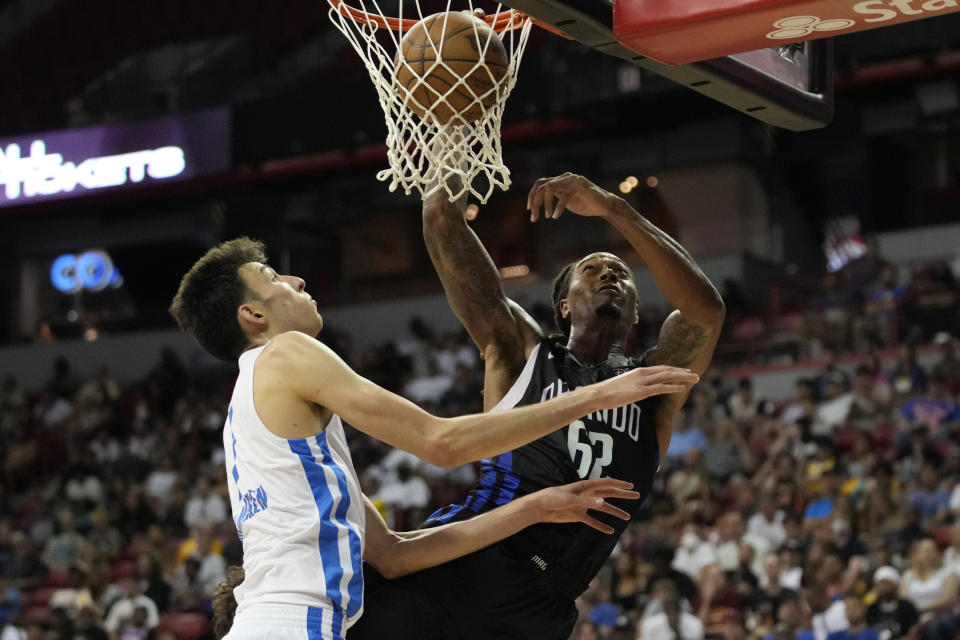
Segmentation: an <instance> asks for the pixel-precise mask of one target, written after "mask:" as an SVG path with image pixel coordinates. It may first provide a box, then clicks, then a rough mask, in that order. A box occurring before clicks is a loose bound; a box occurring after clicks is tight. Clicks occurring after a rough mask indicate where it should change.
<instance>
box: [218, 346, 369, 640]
mask: <svg viewBox="0 0 960 640" xmlns="http://www.w3.org/2000/svg"><path fill="white" fill-rule="evenodd" d="M262 351H263V347H259V348H257V349H251V350H250V351H246V352H244V353H243V354H242V355H241V356H240V361H239V365H240V374H239V376H238V377H237V384H236V387H235V388H234V390H233V397H232V398H231V400H230V408H229V410H228V413H227V422H226V425H225V426H224V429H223V444H224V449H225V451H226V467H227V482H228V485H229V490H230V501H231V505H232V508H233V519H234V523H235V524H236V526H237V533H238V534H239V535H240V538H241V540H242V541H243V568H244V573H245V578H244V581H243V583H242V584H241V585H240V586H238V587H237V588H236V589H234V595H235V596H236V599H237V612H236V617H235V618H234V624H233V628H232V629H231V631H230V633H229V634H228V635H227V638H229V639H230V640H243V639H245V638H267V637H270V638H278V639H279V638H291V639H292V638H306V639H309V640H314V639H316V640H341V639H342V638H343V637H344V635H345V634H346V630H347V629H348V628H349V627H350V625H351V624H352V623H353V622H354V621H356V619H357V618H358V617H359V616H360V614H361V613H362V611H363V574H362V573H361V563H362V556H363V534H364V510H363V499H362V494H361V493H360V483H359V481H358V480H357V475H356V472H355V471H354V469H353V461H352V460H351V459H350V451H349V449H348V448H347V443H346V440H345V438H344V434H343V425H342V424H341V423H340V418H339V417H338V416H336V415H334V416H333V417H331V418H330V421H329V422H328V423H327V426H326V428H324V430H323V431H321V432H320V433H318V434H316V435H313V436H310V437H308V438H303V439H299V440H287V439H284V438H281V437H279V436H277V435H275V434H274V433H272V432H271V431H270V430H269V429H267V427H266V426H265V425H264V424H263V422H262V421H261V420H260V417H259V415H258V414H257V411H256V408H255V407H254V403H253V373H254V366H255V364H256V361H257V358H258V357H259V355H260V353H261V352H262ZM268 632H269V633H268Z"/></svg>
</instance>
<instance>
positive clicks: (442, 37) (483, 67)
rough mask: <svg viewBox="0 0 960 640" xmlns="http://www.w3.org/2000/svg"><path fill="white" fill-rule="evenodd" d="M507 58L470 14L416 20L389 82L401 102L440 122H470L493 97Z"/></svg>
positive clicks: (483, 24)
mask: <svg viewBox="0 0 960 640" xmlns="http://www.w3.org/2000/svg"><path fill="white" fill-rule="evenodd" d="M509 62H510V58H509V56H508V55H507V51H506V49H505V48H504V46H503V42H502V41H501V40H500V37H499V36H497V34H496V33H494V31H493V30H492V29H491V28H490V26H489V25H487V23H486V22H484V21H483V20H481V19H479V18H477V17H475V16H473V15H472V14H469V13H465V12H460V11H449V12H445V13H437V14H434V15H432V16H428V17H426V18H424V19H423V20H421V21H420V22H418V23H417V24H416V25H415V26H414V27H413V28H412V29H410V31H408V32H407V34H406V35H405V36H404V37H403V39H402V40H401V41H400V48H399V50H398V51H397V58H396V60H395V63H396V67H395V69H396V71H395V83H396V88H397V90H398V92H399V93H400V96H401V98H402V99H403V100H404V103H405V104H406V105H407V107H409V108H410V109H411V110H412V111H413V112H414V113H416V114H417V115H418V116H420V117H421V118H424V117H426V115H427V113H428V112H429V113H431V114H433V117H434V118H435V119H436V120H437V121H438V122H440V123H441V124H447V123H449V122H450V121H451V120H452V119H454V118H455V117H456V120H457V121H458V122H459V123H461V124H466V123H470V122H475V121H476V120H478V119H479V118H480V117H481V116H482V115H483V114H484V112H486V111H487V109H489V108H490V107H491V106H493V105H494V104H495V103H496V102H497V99H498V97H499V94H500V91H501V84H502V82H503V80H504V77H505V76H506V74H507V66H508V64H509Z"/></svg>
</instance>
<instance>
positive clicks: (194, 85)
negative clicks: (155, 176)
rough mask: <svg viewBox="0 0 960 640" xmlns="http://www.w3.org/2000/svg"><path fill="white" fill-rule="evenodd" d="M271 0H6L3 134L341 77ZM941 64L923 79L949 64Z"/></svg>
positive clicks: (244, 97) (958, 37) (878, 44)
mask: <svg viewBox="0 0 960 640" xmlns="http://www.w3.org/2000/svg"><path fill="white" fill-rule="evenodd" d="M263 7H264V5H263V3H262V2H257V1H255V0H229V1H227V0H201V1H199V2H198V1H196V0H165V1H164V2H159V3H148V4H143V3H131V2H128V1H127V0H99V1H97V2H91V1H90V0H0V73H2V74H3V77H5V78H7V79H9V80H8V84H7V90H6V91H5V94H6V95H7V96H8V98H7V100H6V101H5V103H6V104H5V105H4V109H2V110H0V135H4V134H14V133H22V132H27V131H42V130H47V129H53V128H60V127H65V126H78V125H83V124H89V123H92V122H104V121H111V120H118V119H128V118H132V117H138V116H146V115H154V114H157V113H164V112H169V111H178V110H183V109H191V108H199V107H205V106H209V105H214V104H227V103H237V102H245V101H252V100H258V99H262V98H269V97H271V96H276V95H280V94H284V93H289V92H290V91H292V90H294V89H296V88H297V87H299V86H305V85H307V84H309V83H311V82H316V81H317V79H318V78H326V79H327V80H326V81H328V82H329V78H331V77H333V78H336V72H337V65H339V64H343V61H344V59H345V55H344V53H345V52H344V48H345V47H346V44H345V42H344V41H343V40H342V39H341V38H338V37H337V35H336V34H335V32H334V30H333V28H332V27H331V25H330V24H329V21H328V19H327V15H326V4H325V3H324V2H322V0H320V1H318V0H285V1H284V2H281V3H274V4H273V5H271V8H270V10H269V11H264V10H263ZM570 46H571V47H573V46H577V45H574V44H571V45H570ZM554 51H556V49H554ZM836 54H837V69H838V73H840V74H843V73H845V72H846V71H848V70H850V69H851V68H854V67H857V66H859V65H865V64H866V65H870V64H880V65H882V64H883V62H884V61H887V60H897V59H902V58H910V57H918V58H919V59H920V60H921V61H922V60H924V59H927V58H930V59H932V58H933V57H936V56H940V57H941V58H942V56H943V55H952V56H953V57H957V56H960V14H952V15H949V16H943V17H940V18H937V19H932V20H924V21H922V22H913V23H907V24H903V25H898V26H895V27H889V28H885V29H879V30H874V31H868V32H863V33H858V34H851V35H849V36H845V37H842V38H838V39H837V42H836ZM921 67H922V65H921ZM914 68H916V67H914ZM938 69H939V67H938V66H936V65H933V66H931V67H930V69H928V70H927V72H926V73H925V75H927V76H929V75H937V74H938V73H947V71H948V69H947V68H944V69H943V70H941V71H938ZM918 75H921V74H919V73H918ZM841 86H842V85H841Z"/></svg>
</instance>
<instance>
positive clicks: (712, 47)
mask: <svg viewBox="0 0 960 640" xmlns="http://www.w3.org/2000/svg"><path fill="white" fill-rule="evenodd" d="M957 10H960V0H613V34H614V35H615V36H616V38H617V40H619V41H620V44H622V45H623V46H625V47H628V48H629V49H631V50H633V51H636V52H637V53H639V54H642V55H645V56H647V57H648V58H652V59H654V60H656V61H657V62H663V63H666V64H688V63H690V62H698V61H700V60H708V59H710V58H720V57H723V56H726V55H730V54H732V53H740V52H742V51H753V50H754V49H765V48H767V47H773V46H777V45H783V44H790V43H793V42H802V41H804V40H814V39H816V38H826V37H828V36H834V35H840V34H843V33H852V32H854V31H863V30H866V29H876V28H877V27H885V26H888V25H892V24H898V23H901V22H908V21H910V20H919V19H922V18H932V17H934V16H937V15H942V14H946V13H951V12H954V11H957Z"/></svg>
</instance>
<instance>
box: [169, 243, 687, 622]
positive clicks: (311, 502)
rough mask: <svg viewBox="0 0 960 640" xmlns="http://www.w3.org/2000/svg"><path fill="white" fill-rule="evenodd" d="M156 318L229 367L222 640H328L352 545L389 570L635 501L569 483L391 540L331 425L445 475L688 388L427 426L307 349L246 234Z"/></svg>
mask: <svg viewBox="0 0 960 640" xmlns="http://www.w3.org/2000/svg"><path fill="white" fill-rule="evenodd" d="M170 312H171V314H172V315H173V316H174V318H175V319H176V320H177V322H178V324H179V325H180V326H181V327H183V328H184V329H186V330H188V331H189V332H190V333H192V334H193V336H194V337H195V338H196V339H197V341H198V342H199V343H200V344H201V346H203V347H204V348H205V349H206V350H207V351H209V352H210V353H211V354H212V355H214V356H217V357H219V358H221V359H223V360H227V361H235V360H239V367H240V373H239V376H238V378H237V383H236V387H235V388H234V393H233V397H232V399H231V402H230V407H229V409H228V412H227V421H226V424H225V426H224V432H223V437H224V447H225V451H226V466H227V476H228V483H229V489H230V493H231V501H232V507H233V517H234V521H235V524H236V526H237V531H238V533H239V534H240V536H241V538H242V540H243V551H244V560H243V566H244V570H245V574H246V579H245V580H244V581H243V583H242V585H241V586H239V587H237V589H236V590H235V595H236V599H237V603H238V607H237V611H236V617H235V619H234V624H233V628H232V629H231V631H230V633H229V635H228V636H227V637H228V638H229V639H230V640H247V639H253V638H257V639H269V638H277V639H278V640H279V639H288V638H289V639H291V640H292V639H301V638H303V639H310V640H312V639H314V638H317V639H323V640H342V639H343V638H344V636H345V634H346V631H347V629H348V628H349V627H350V626H351V624H353V622H355V621H356V620H357V618H358V617H359V616H360V614H361V613H362V609H363V575H362V571H361V558H362V557H363V553H364V544H366V546H367V550H368V553H367V559H368V561H370V562H371V563H372V564H373V565H374V566H376V567H378V568H382V569H383V570H385V571H387V573H388V574H392V575H401V574H403V573H408V572H411V571H417V570H419V569H423V568H426V567H430V566H434V565H437V564H440V563H443V562H446V561H448V560H451V559H453V558H457V557H459V556H462V555H464V554H467V553H470V552H473V551H475V550H477V549H480V548H483V547H485V546H487V545H489V544H491V543H492V542H494V541H496V540H499V539H501V538H503V537H504V536H506V535H510V534H511V533H514V532H516V531H518V530H520V529H522V528H524V527H525V526H527V525H529V524H532V523H533V522H537V521H547V522H574V521H576V522H585V523H587V524H590V525H591V526H595V527H598V528H599V529H600V530H603V531H608V530H611V528H610V527H608V526H607V525H604V524H602V523H600V522H599V521H597V520H596V519H595V518H594V517H593V516H591V515H588V514H587V513H586V511H587V509H593V510H594V511H595V512H605V513H608V514H611V515H615V516H619V517H623V515H624V514H623V512H622V511H620V510H618V509H615V508H614V507H612V506H610V505H607V504H606V503H605V502H604V500H603V498H602V496H608V497H620V496H624V497H631V498H632V497H635V496H634V494H633V493H632V492H628V491H626V487H625V486H624V483H616V482H611V481H609V480H607V481H606V484H587V485H584V484H583V483H577V485H574V486H573V487H568V488H567V490H566V491H559V492H553V493H547V494H544V495H541V496H540V497H539V498H535V499H534V500H531V501H528V502H527V503H525V504H523V505H521V506H520V507H519V508H514V509H512V510H509V511H501V512H500V513H499V514H494V517H493V518H488V519H487V520H486V521H482V522H480V523H479V525H477V523H464V524H468V525H473V526H468V527H463V526H461V527H448V528H436V529H433V530H430V531H421V532H416V533H413V534H409V535H408V536H407V537H402V536H398V535H397V534H393V533H392V532H389V531H388V530H387V529H386V527H385V525H383V523H382V520H380V519H379V516H377V515H376V511H375V509H373V507H372V505H371V504H370V503H369V501H367V500H365V499H364V497H363V495H362V494H361V492H360V489H359V483H358V481H357V477H356V473H355V471H354V469H353V463H352V461H351V459H350V453H349V450H348V448H347V444H346V442H345V440H344V434H343V427H342V425H341V422H340V416H342V417H343V418H344V419H345V420H347V421H348V422H349V423H350V424H352V425H353V426H355V427H356V428H357V429H359V430H361V431H363V432H365V433H367V434H369V435H371V436H373V437H376V438H378V439H380V440H383V441H384V442H386V443H388V444H390V445H392V446H395V447H399V448H401V449H405V450H407V451H410V452H412V453H414V454H416V455H418V456H420V457H421V458H423V459H424V460H427V461H429V462H432V463H435V464H439V465H441V466H456V465H460V464H464V463H466V462H469V461H472V460H477V459H480V458H483V457H486V456H491V455H496V454H498V453H501V452H503V451H506V450H509V449H512V448H515V447H518V446H521V445H523V444H526V443H528V442H530V441H532V440H535V439H537V438H539V437H542V436H544V435H546V434H548V433H550V432H551V431H553V430H555V429H557V428H560V427H561V426H565V425H567V424H569V423H570V422H571V421H573V420H574V419H576V418H577V417H578V416H582V415H585V414H587V413H590V412H592V411H597V410H601V409H611V408H616V407H621V406H624V405H626V404H629V403H631V402H635V401H637V400H640V399H643V398H647V397H650V396H652V395H658V394H665V393H685V392H686V391H688V390H689V388H690V387H691V386H692V385H693V384H695V383H696V382H697V380H698V377H697V376H696V375H695V374H693V373H691V372H689V371H687V370H685V369H679V368H675V367H653V368H649V369H639V370H636V371H632V372H630V373H627V374H624V375H623V376H619V377H616V378H612V379H610V380H607V381H604V382H602V383H599V384H596V385H591V386H589V387H585V388H582V389H578V390H576V391H573V392H571V393H568V394H566V395H564V396H563V397H560V398H556V399H554V400H550V401H548V402H544V403H542V404H539V405H536V406H532V407H525V408H522V409H517V410H512V411H507V412H503V413H499V414H495V415H473V416H462V417H458V418H449V419H442V418H437V417H434V416H432V415H430V414H429V413H426V412H425V411H423V410H422V409H420V408H419V407H417V406H416V405H414V404H413V403H410V402H408V401H406V400H404V399H403V398H400V397H399V396H396V395H394V394H391V393H389V392H387V391H385V390H384V389H381V388H380V387H378V386H376V385H374V384H373V383H371V382H369V381H368V380H366V379H364V378H362V377H360V376H359V375H357V374H356V373H354V372H353V371H352V370H351V369H350V368H349V367H348V366H347V365H346V364H345V363H344V362H343V361H342V360H341V359H340V358H338V357H337V356H336V355H335V354H334V353H333V352H332V351H331V350H330V349H328V348H327V347H326V346H324V345H323V344H321V343H320V342H318V341H317V340H316V339H315V338H314V336H316V335H317V333H318V332H319V331H320V329H321V327H322V325H323V321H322V319H321V317H320V314H319V313H318V312H317V306H316V302H315V301H313V300H312V299H311V297H310V296H309V295H308V294H307V293H306V291H305V283H304V281H303V280H302V279H300V278H297V277H294V276H289V275H279V274H277V272H276V271H274V270H273V269H272V268H271V267H270V266H268V265H267V264H266V256H265V254H264V248H263V245H262V244H261V243H258V242H254V241H252V240H249V239H247V238H239V239H236V240H232V241H229V242H225V243H223V244H221V245H220V246H218V247H215V248H213V249H211V250H210V251H208V252H207V253H206V255H204V256H203V257H202V258H201V259H200V260H198V261H197V263H196V264H194V265H193V267H191V269H190V271H188V272H187V274H186V275H185V276H184V277H183V280H182V281H181V283H180V288H179V290H178V292H177V294H176V297H175V298H174V300H173V303H172V304H171V307H170ZM561 489H563V488H561ZM531 497H533V496H531ZM368 524H369V528H367V525H368Z"/></svg>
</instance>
